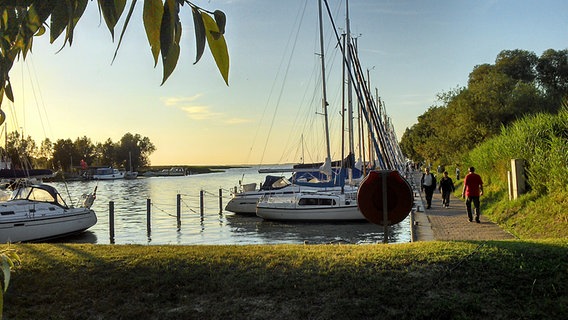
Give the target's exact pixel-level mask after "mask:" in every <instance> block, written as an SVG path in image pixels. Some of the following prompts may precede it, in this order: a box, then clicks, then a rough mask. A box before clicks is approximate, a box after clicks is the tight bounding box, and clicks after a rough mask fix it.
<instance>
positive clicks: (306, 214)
mask: <svg viewBox="0 0 568 320" xmlns="http://www.w3.org/2000/svg"><path fill="white" fill-rule="evenodd" d="M256 215H257V216H259V217H261V218H263V219H266V220H284V221H361V220H365V217H364V216H363V214H362V213H361V211H359V209H358V208H357V205H350V206H340V207H329V206H322V207H317V208H316V207H310V208H298V207H296V208H293V207H291V208H281V207H280V208H270V207H266V206H260V205H259V206H257V208H256Z"/></svg>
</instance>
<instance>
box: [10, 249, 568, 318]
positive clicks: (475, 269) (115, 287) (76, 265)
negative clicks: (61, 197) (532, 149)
mask: <svg viewBox="0 0 568 320" xmlns="http://www.w3.org/2000/svg"><path fill="white" fill-rule="evenodd" d="M4 247H6V246H0V249H2V248H4ZM11 248H15V249H16V250H17V251H18V253H19V254H20V257H21V258H22V262H23V264H22V266H21V267H19V268H18V269H17V270H15V272H14V273H13V276H12V281H11V283H10V288H9V290H8V292H7V293H6V296H5V308H4V317H5V319H473V318H475V319H562V318H566V315H568V241H566V240H544V241H534V242H523V241H486V242H427V243H409V244H398V245H315V246H311V245H277V246H269V245H266V246H264V245H263V246H131V245H86V244H18V245H12V246H11Z"/></svg>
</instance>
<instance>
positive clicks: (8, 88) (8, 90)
mask: <svg viewBox="0 0 568 320" xmlns="http://www.w3.org/2000/svg"><path fill="white" fill-rule="evenodd" d="M4 93H5V94H6V98H8V99H10V101H12V102H14V93H13V91H12V84H11V83H10V79H8V80H6V87H5V90H4Z"/></svg>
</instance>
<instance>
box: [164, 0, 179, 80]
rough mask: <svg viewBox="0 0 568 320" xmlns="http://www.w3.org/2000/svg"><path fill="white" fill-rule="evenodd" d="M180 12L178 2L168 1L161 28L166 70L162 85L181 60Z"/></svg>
mask: <svg viewBox="0 0 568 320" xmlns="http://www.w3.org/2000/svg"><path fill="white" fill-rule="evenodd" d="M178 12H179V10H178V4H177V2H176V0H166V3H165V4H164V15H163V16H162V25H161V28H160V49H161V53H162V66H163V68H164V75H163V78H162V85H163V84H164V83H165V82H166V80H167V79H168V77H169V76H170V75H171V74H172V72H173V71H174V69H175V67H176V65H177V61H178V58H179V52H180V48H179V39H180V38H181V23H180V21H179V15H178ZM176 33H177V34H176Z"/></svg>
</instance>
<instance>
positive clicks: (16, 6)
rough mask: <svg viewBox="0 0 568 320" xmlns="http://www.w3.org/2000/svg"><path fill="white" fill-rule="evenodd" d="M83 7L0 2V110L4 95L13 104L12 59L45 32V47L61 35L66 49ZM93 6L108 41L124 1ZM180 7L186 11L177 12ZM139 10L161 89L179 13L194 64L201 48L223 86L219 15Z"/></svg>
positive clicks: (170, 0) (174, 55)
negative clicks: (189, 27) (189, 23)
mask: <svg viewBox="0 0 568 320" xmlns="http://www.w3.org/2000/svg"><path fill="white" fill-rule="evenodd" d="M88 3H89V1H88V0H58V1H56V0H53V1H46V0H21V1H3V2H2V3H1V4H0V105H1V102H2V99H3V98H4V95H5V96H6V97H7V98H8V99H10V100H11V101H14V95H13V92H12V85H11V83H10V77H9V73H10V70H11V69H12V66H13V64H14V62H15V61H16V59H18V58H19V57H20V56H21V57H22V58H23V59H25V58H26V55H27V54H28V53H29V52H30V51H31V50H32V47H33V39H34V37H39V36H44V35H45V34H46V31H47V29H49V39H50V42H51V43H53V42H55V40H57V39H58V38H59V37H61V36H62V35H63V37H64V40H63V47H64V46H65V45H66V44H69V45H70V46H71V45H72V43H73V36H74V31H75V28H76V27H77V25H78V23H79V20H80V18H81V17H82V15H83V13H84V12H85V9H86V7H87V5H88ZM137 3H138V1H137V0H132V1H131V3H130V7H129V9H128V11H127V13H126V16H125V17H124V24H123V27H122V30H121V32H120V38H119V41H118V45H117V48H116V52H117V51H118V49H119V47H120V44H121V42H122V40H123V36H124V33H125V30H126V28H127V26H128V23H129V22H130V19H131V17H132V14H133V12H134V8H135V7H136V5H137ZM97 4H98V9H99V13H100V15H101V17H102V18H103V19H104V21H105V24H106V26H107V28H108V30H109V31H110V34H111V37H112V39H113V41H114V38H115V31H116V28H117V24H118V22H119V20H120V19H121V18H122V17H123V16H124V13H125V9H126V5H127V1H126V0H98V1H97ZM182 7H186V8H187V10H185V11H184V12H182ZM142 11H143V13H142V18H143V19H142V20H143V23H144V29H145V31H146V36H147V39H148V42H149V44H150V51H151V53H152V56H153V57H154V66H156V65H157V63H158V60H159V57H160V56H161V60H162V67H163V77H162V84H163V83H164V82H165V81H166V80H167V79H168V77H169V76H170V75H171V74H172V72H173V71H174V69H175V67H176V65H177V62H178V59H179V56H180V43H181V34H182V24H181V20H180V15H181V14H188V15H191V16H192V17H193V23H194V29H195V39H196V42H197V52H196V60H195V63H197V62H198V61H199V59H200V58H201V56H202V54H203V52H204V50H205V43H207V44H208V45H209V49H210V51H211V54H212V55H213V57H214V59H215V62H216V63H217V67H218V69H219V71H220V73H221V76H222V77H223V80H224V81H225V83H226V84H228V82H229V80H228V78H229V54H228V50H227V45H226V42H225V38H224V33H225V24H226V17H225V14H224V13H223V12H222V11H220V10H215V11H213V12H211V11H208V10H205V9H203V8H201V7H199V6H197V5H195V4H193V3H192V2H190V1H188V0H164V1H162V0H144V5H143V10H142ZM190 11H191V12H190ZM48 19H49V20H48ZM116 52H115V56H116Z"/></svg>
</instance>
